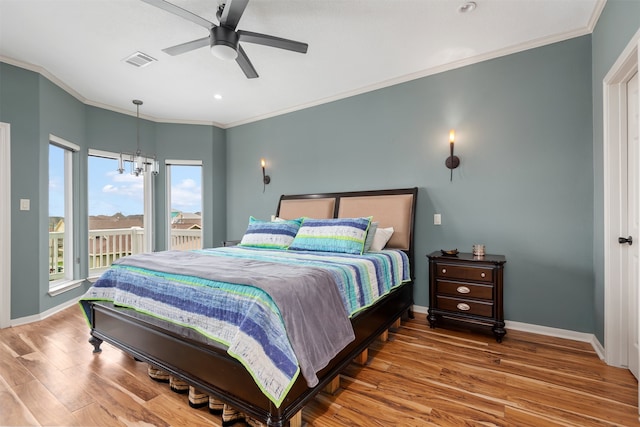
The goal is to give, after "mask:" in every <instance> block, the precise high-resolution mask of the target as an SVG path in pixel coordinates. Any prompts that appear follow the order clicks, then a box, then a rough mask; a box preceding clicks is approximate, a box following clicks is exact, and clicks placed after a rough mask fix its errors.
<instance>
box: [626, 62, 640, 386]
mask: <svg viewBox="0 0 640 427" xmlns="http://www.w3.org/2000/svg"><path fill="white" fill-rule="evenodd" d="M626 98H627V150H628V156H627V162H628V163H627V171H628V175H627V201H628V204H627V209H628V216H627V218H628V219H627V221H628V230H629V235H630V236H634V238H635V239H636V240H637V242H634V243H635V244H631V245H630V246H629V280H628V281H627V295H628V298H627V301H628V316H629V317H628V319H629V328H628V330H627V334H628V335H627V343H628V345H627V352H628V355H627V360H628V364H629V370H630V371H631V373H632V374H633V375H634V376H635V377H636V378H638V363H639V361H640V346H639V345H638V343H639V340H640V337H639V335H638V334H639V333H640V328H639V323H640V317H639V316H638V298H639V297H640V294H639V292H638V284H639V283H640V261H639V256H640V233H638V230H639V229H640V225H639V222H640V218H639V217H640V215H639V213H638V211H639V210H640V189H639V187H640V185H639V182H640V172H639V169H640V154H639V145H640V142H639V141H638V132H639V129H640V121H639V120H638V109H639V107H638V73H636V74H635V75H634V76H633V77H631V79H630V80H629V81H628V82H627V97H626Z"/></svg>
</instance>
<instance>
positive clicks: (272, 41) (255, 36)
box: [237, 30, 309, 53]
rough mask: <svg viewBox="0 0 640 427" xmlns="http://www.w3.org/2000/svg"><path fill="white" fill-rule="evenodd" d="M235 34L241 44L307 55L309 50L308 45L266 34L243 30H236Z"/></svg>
mask: <svg viewBox="0 0 640 427" xmlns="http://www.w3.org/2000/svg"><path fill="white" fill-rule="evenodd" d="M237 33H238V36H239V38H240V41H241V42H247V43H255V44H261V45H264V46H271V47H277V48H278V49H285V50H291V51H294V52H299V53H307V49H308V48H309V45H308V44H307V43H302V42H297V41H295V40H289V39H283V38H280V37H274V36H270V35H268V34H260V33H254V32H251V31H244V30H238V31H237Z"/></svg>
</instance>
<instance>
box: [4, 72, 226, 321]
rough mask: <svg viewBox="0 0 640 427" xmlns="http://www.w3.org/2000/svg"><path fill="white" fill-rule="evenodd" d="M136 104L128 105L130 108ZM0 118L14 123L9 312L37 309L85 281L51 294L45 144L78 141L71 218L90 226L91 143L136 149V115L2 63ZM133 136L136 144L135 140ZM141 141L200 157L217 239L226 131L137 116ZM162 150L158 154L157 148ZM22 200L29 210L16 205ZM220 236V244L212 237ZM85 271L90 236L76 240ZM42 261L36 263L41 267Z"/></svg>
mask: <svg viewBox="0 0 640 427" xmlns="http://www.w3.org/2000/svg"><path fill="white" fill-rule="evenodd" d="M132 110H133V108H132ZM0 121H2V122H6V123H10V125H11V220H12V221H11V318H12V319H17V318H22V317H27V316H31V315H36V314H39V313H42V312H44V311H46V310H48V309H50V308H52V307H55V306H57V305H59V304H61V303H64V302H65V301H68V300H70V299H72V298H75V297H78V296H80V295H82V293H84V291H85V290H86V289H87V287H88V283H86V284H84V286H81V287H80V288H77V289H74V290H72V291H69V292H65V293H63V294H61V295H58V296H56V297H51V296H49V295H48V289H49V282H48V272H47V269H46V265H47V258H48V253H47V247H48V236H49V233H48V227H47V224H48V206H49V205H48V176H49V175H48V150H49V135H50V134H53V135H55V136H58V137H60V138H63V139H65V140H68V141H70V142H73V143H74V144H76V145H78V146H79V147H80V151H79V153H78V154H77V156H76V158H75V159H76V160H77V161H78V164H79V167H78V170H77V172H76V175H74V181H75V187H74V216H75V219H76V221H78V223H79V227H80V229H81V230H87V228H88V223H87V212H88V205H87V196H86V195H87V185H86V183H87V153H88V149H90V148H93V149H98V150H107V151H114V152H118V151H123V150H127V151H131V150H132V149H133V148H135V135H136V118H135V116H131V115H126V114H120V113H115V112H113V111H108V110H103V109H100V108H96V107H92V106H87V105H85V104H83V103H81V102H80V101H78V100H77V99H76V98H74V97H73V96H71V95H69V94H68V93H67V92H65V91H64V90H62V89H61V88H60V87H58V86H57V85H55V84H53V83H52V82H50V81H49V80H48V79H46V78H44V77H41V76H40V75H38V74H37V73H34V72H31V71H27V70H24V69H21V68H18V67H14V66H12V65H8V64H6V63H0ZM132 141H133V145H132ZM140 147H141V149H142V151H145V152H158V154H159V160H160V161H161V162H162V163H164V160H165V159H167V158H171V159H178V160H182V159H184V160H192V159H200V160H202V161H203V187H204V188H203V211H204V214H205V221H206V222H207V224H205V227H204V229H203V239H204V244H205V245H209V246H213V245H216V244H219V242H220V241H222V240H223V239H224V237H225V234H226V222H225V221H226V162H225V159H226V146H225V139H224V130H223V129H219V128H215V127H212V126H202V125H178V124H162V123H155V122H151V121H148V120H141V125H140ZM160 151H161V152H160ZM155 188H156V195H157V197H156V200H155V203H156V207H161V208H162V209H160V210H158V211H157V212H158V214H157V218H156V227H155V233H156V235H155V239H156V242H157V243H156V246H155V249H156V250H160V249H164V248H165V246H164V245H165V243H166V231H165V227H166V221H165V219H164V208H163V206H164V200H165V196H164V194H165V191H166V185H165V180H164V179H163V176H162V175H159V176H158V177H157V178H155ZM20 199H30V200H31V210H29V211H20V210H19V201H20ZM216 242H218V243H216ZM74 243H75V245H76V248H77V254H78V256H80V257H81V262H80V264H78V265H75V266H74V269H76V270H77V271H78V273H79V276H78V277H86V276H87V272H88V266H87V261H86V256H83V254H86V253H87V239H86V238H84V236H83V235H82V233H79V235H77V236H76V238H75V242H74ZM38 266H41V267H38Z"/></svg>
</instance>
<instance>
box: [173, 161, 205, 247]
mask: <svg viewBox="0 0 640 427" xmlns="http://www.w3.org/2000/svg"><path fill="white" fill-rule="evenodd" d="M166 163H167V215H168V221H167V223H168V224H169V230H168V236H169V238H168V239H167V240H168V245H167V246H168V249H172V250H191V249H202V161H200V160H167V161H166Z"/></svg>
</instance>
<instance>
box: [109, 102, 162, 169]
mask: <svg viewBox="0 0 640 427" xmlns="http://www.w3.org/2000/svg"><path fill="white" fill-rule="evenodd" d="M132 102H133V103H134V104H135V106H136V151H135V152H133V153H127V152H122V153H120V158H119V159H118V172H119V173H121V174H122V173H124V170H125V168H124V166H125V165H124V164H125V162H129V164H130V165H131V175H135V176H140V175H142V174H144V173H148V172H150V173H152V174H153V175H158V172H159V170H160V168H159V164H158V159H157V158H156V156H155V154H154V155H149V154H145V153H143V152H142V151H141V150H140V106H141V105H142V101H140V100H139V99H134V100H133V101H132Z"/></svg>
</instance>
